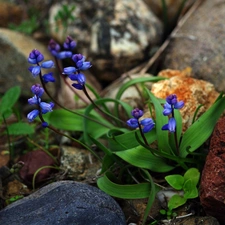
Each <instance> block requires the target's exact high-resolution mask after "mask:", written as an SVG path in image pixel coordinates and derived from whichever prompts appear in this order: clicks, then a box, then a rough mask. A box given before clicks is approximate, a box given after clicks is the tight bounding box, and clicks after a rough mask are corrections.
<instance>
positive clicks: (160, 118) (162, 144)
mask: <svg viewBox="0 0 225 225" xmlns="http://www.w3.org/2000/svg"><path fill="white" fill-rule="evenodd" d="M146 91H147V93H148V95H149V97H150V99H151V101H152V103H153V105H154V109H155V114H156V134H157V143H158V149H159V150H160V151H164V152H167V153H170V154H171V153H172V149H171V147H170V145H169V138H168V136H169V134H168V131H165V130H162V126H163V125H165V124H167V123H168V117H167V116H164V115H163V107H162V105H161V103H160V101H159V100H158V99H157V98H156V97H155V96H154V95H153V94H152V93H151V92H150V91H149V90H148V89H146Z"/></svg>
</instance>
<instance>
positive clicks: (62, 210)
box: [0, 181, 126, 225]
mask: <svg viewBox="0 0 225 225" xmlns="http://www.w3.org/2000/svg"><path fill="white" fill-rule="evenodd" d="M0 218H1V221H0V224H2V225H3V224H4V225H31V224H35V225H42V224H46V225H47V224H51V225H53V224H54V225H55V224H60V225H90V224H92V225H105V224H110V225H126V220H125V217H124V214H123V212H122V210H121V208H120V207H119V205H118V204H117V203H116V201H115V200H114V199H113V198H111V197H110V196H108V195H107V194H105V193H104V192H102V191H100V190H99V189H97V188H95V187H93V186H90V185H87V184H82V183H77V182H74V181H60V182H54V183H52V184H49V185H47V186H45V187H43V188H41V189H40V190H38V191H36V192H34V193H33V194H31V195H29V196H28V197H25V198H23V199H21V200H18V201H17V202H15V203H12V204H11V205H9V206H8V207H6V208H5V209H3V210H1V211H0Z"/></svg>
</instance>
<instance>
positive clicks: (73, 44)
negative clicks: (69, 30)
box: [63, 36, 77, 51]
mask: <svg viewBox="0 0 225 225" xmlns="http://www.w3.org/2000/svg"><path fill="white" fill-rule="evenodd" d="M76 45H77V44H76V42H75V41H74V40H73V39H72V38H71V37H70V36H68V37H67V38H66V40H65V42H64V43H63V47H64V48H65V49H68V50H71V51H72V50H73V49H74V48H75V47H76Z"/></svg>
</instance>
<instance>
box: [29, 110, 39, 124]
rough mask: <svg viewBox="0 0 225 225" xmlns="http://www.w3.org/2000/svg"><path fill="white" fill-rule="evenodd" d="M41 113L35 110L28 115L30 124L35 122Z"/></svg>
mask: <svg viewBox="0 0 225 225" xmlns="http://www.w3.org/2000/svg"><path fill="white" fill-rule="evenodd" d="M38 114H39V111H38V110H37V109H34V110H33V111H31V112H30V113H28V114H27V119H28V121H29V122H33V121H34V119H35V118H36V117H37V116H38Z"/></svg>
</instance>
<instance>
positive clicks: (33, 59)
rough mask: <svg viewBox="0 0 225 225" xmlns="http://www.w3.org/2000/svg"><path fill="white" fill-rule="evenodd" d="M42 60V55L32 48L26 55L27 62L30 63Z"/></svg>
mask: <svg viewBox="0 0 225 225" xmlns="http://www.w3.org/2000/svg"><path fill="white" fill-rule="evenodd" d="M43 60H44V56H43V55H42V54H41V53H40V52H39V51H38V50H37V49H34V50H32V51H31V53H30V54H29V57H28V62H29V63H30V64H38V63H39V62H42V61H43Z"/></svg>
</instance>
